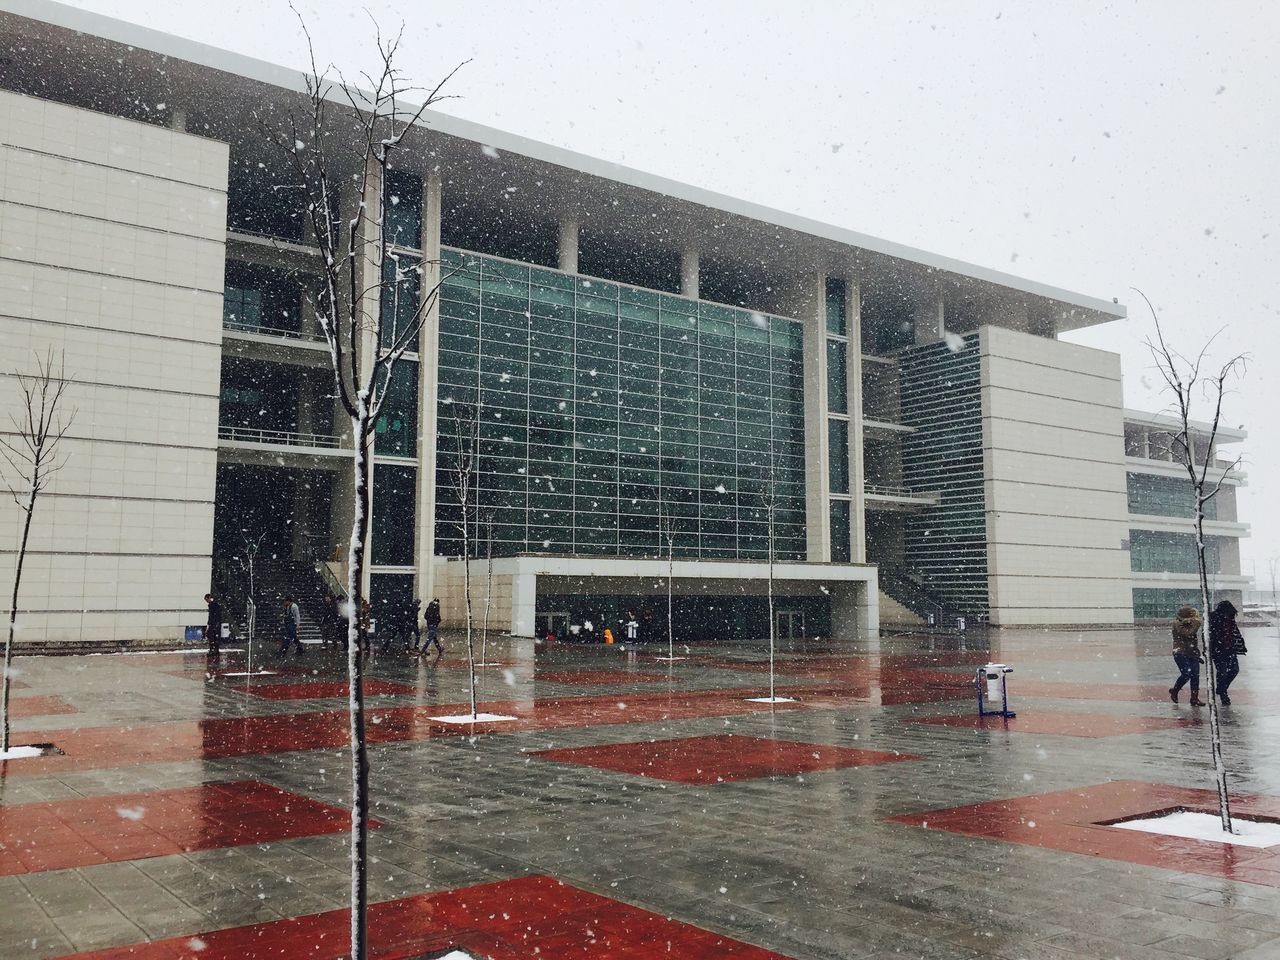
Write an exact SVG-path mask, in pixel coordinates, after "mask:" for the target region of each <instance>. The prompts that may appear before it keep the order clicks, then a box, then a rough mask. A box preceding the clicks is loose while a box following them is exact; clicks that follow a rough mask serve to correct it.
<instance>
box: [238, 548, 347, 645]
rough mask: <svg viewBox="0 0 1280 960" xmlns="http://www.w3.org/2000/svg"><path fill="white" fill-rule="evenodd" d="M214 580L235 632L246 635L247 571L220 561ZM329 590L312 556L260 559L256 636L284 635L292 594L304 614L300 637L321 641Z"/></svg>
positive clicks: (256, 570)
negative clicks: (288, 604) (286, 608)
mask: <svg viewBox="0 0 1280 960" xmlns="http://www.w3.org/2000/svg"><path fill="white" fill-rule="evenodd" d="M215 583H216V588H217V592H218V596H219V599H221V601H222V606H223V610H224V611H225V614H226V616H227V619H228V622H230V623H231V625H232V627H231V629H232V633H233V635H234V636H236V637H244V636H245V635H247V633H248V621H249V605H248V592H249V579H248V575H247V573H246V572H245V571H244V569H243V568H237V569H233V568H231V567H230V566H229V565H226V564H219V565H218V567H217V570H216V576H215ZM329 594H330V590H329V583H328V581H327V580H326V579H325V578H324V577H323V576H322V575H321V573H320V572H319V571H318V570H317V569H316V564H315V563H312V562H311V561H309V560H292V559H271V560H258V561H257V562H256V563H255V564H254V598H253V599H254V601H255V602H256V604H257V617H256V628H255V632H256V634H257V636H258V637H259V638H262V639H264V640H268V641H269V640H272V639H276V640H278V639H281V638H282V637H283V636H284V616H285V608H284V598H285V597H293V600H294V602H295V603H296V604H297V605H298V610H299V613H300V614H301V617H300V620H301V623H300V624H299V626H298V639H299V640H300V641H301V642H302V643H303V644H319V643H322V642H323V641H324V639H325V637H324V635H323V633H322V632H321V624H323V623H324V622H325V621H324V601H325V598H326V597H327V596H328V595H329Z"/></svg>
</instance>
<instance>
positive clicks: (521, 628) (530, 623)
mask: <svg viewBox="0 0 1280 960" xmlns="http://www.w3.org/2000/svg"><path fill="white" fill-rule="evenodd" d="M537 612H538V577H537V575H536V574H533V573H525V572H522V571H521V570H520V569H519V566H518V564H517V566H516V569H515V572H514V573H512V575H511V635H512V636H513V637H532V636H534V627H535V626H536V624H535V623H534V619H535V618H536V616H537Z"/></svg>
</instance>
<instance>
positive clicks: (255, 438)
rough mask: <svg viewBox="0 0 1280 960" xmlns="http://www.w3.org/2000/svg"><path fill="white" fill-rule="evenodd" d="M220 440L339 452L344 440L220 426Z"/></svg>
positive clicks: (309, 434)
mask: <svg viewBox="0 0 1280 960" xmlns="http://www.w3.org/2000/svg"><path fill="white" fill-rule="evenodd" d="M218 439H219V440H229V441H231V442H233V443H270V444H275V445H276V446H282V447H321V448H323V449H326V450H337V449H339V448H341V446H342V438H341V437H337V436H334V435H332V434H327V433H303V432H301V431H294V430H260V429H258V428H257V427H236V426H231V425H230V424H219V425H218Z"/></svg>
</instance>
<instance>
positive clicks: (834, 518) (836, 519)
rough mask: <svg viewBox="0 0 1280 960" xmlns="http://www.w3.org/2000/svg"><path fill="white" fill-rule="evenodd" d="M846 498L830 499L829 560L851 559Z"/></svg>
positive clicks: (838, 561)
mask: <svg viewBox="0 0 1280 960" xmlns="http://www.w3.org/2000/svg"><path fill="white" fill-rule="evenodd" d="M850 506H851V504H850V503H849V501H848V500H832V501H831V562H832V563H848V562H849V561H850V560H851V559H852V552H853V544H852V540H851V536H852V535H851V531H850V523H849V512H850Z"/></svg>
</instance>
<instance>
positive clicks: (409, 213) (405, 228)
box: [383, 170, 422, 250]
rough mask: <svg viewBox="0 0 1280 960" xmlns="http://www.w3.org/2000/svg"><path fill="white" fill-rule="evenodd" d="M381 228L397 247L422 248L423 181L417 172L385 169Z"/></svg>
mask: <svg viewBox="0 0 1280 960" xmlns="http://www.w3.org/2000/svg"><path fill="white" fill-rule="evenodd" d="M384 197H385V201H386V206H385V207H384V210H383V225H384V226H383V229H384V230H385V231H386V234H387V239H388V240H390V241H391V242H392V243H394V244H396V245H397V246H400V247H412V248H414V249H415V250H416V249H417V248H419V247H421V246H422V178H421V177H420V176H418V175H417V174H416V173H406V172H404V171H401V170H388V171H387V180H386V184H385V187H384Z"/></svg>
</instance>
